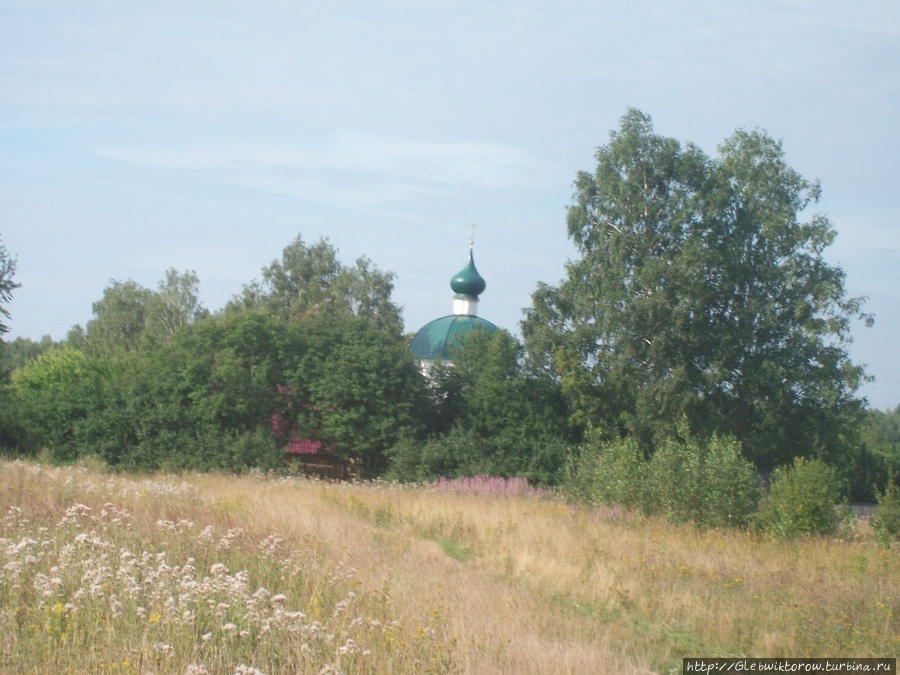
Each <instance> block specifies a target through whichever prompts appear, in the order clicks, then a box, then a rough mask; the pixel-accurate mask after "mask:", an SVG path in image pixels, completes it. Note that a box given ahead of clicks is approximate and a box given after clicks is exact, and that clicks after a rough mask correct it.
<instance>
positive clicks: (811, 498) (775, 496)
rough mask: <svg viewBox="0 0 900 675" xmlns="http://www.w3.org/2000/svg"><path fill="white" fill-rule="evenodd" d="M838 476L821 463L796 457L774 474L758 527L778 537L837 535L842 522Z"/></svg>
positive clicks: (759, 513)
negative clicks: (839, 509)
mask: <svg viewBox="0 0 900 675" xmlns="http://www.w3.org/2000/svg"><path fill="white" fill-rule="evenodd" d="M839 500H840V490H839V488H838V480H837V475H836V473H835V471H834V469H832V468H831V467H830V466H828V465H827V464H825V463H824V462H822V461H820V460H818V459H804V458H803V457H796V458H795V459H794V462H793V464H791V465H785V466H780V467H778V468H777V469H776V470H775V472H774V473H773V474H772V484H771V486H770V488H769V497H768V499H767V500H766V501H765V503H764V504H763V505H762V506H761V507H760V509H759V512H758V513H757V515H756V519H755V520H756V525H757V527H758V528H759V529H760V530H762V531H764V532H768V533H769V534H772V535H774V536H776V537H781V538H786V539H793V538H795V537H798V536H801V535H816V534H834V533H835V532H836V531H837V529H838V527H839V526H840V522H841V518H840V514H839V512H838V509H837V503H838V501H839Z"/></svg>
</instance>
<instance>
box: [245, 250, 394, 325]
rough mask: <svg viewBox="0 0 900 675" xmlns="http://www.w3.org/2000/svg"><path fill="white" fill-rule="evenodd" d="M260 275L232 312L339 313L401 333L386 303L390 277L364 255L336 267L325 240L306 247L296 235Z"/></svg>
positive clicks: (296, 315) (390, 305) (287, 317)
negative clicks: (255, 309)
mask: <svg viewBox="0 0 900 675" xmlns="http://www.w3.org/2000/svg"><path fill="white" fill-rule="evenodd" d="M262 276H263V278H262V282H259V281H254V282H253V283H251V284H249V285H248V286H246V287H245V288H244V290H243V292H242V294H241V295H240V296H238V297H237V298H235V299H234V301H233V302H232V303H231V308H232V309H236V308H238V307H263V308H266V309H268V310H270V311H272V312H274V313H275V314H277V315H278V316H281V317H283V318H284V319H285V320H295V319H297V318H300V317H303V316H307V315H316V314H326V313H333V312H339V313H344V314H352V315H354V316H363V317H367V318H369V319H373V320H375V321H376V323H377V324H378V325H380V326H382V327H384V328H386V329H388V330H389V331H391V332H398V333H399V331H401V330H402V322H401V320H400V310H399V308H398V307H397V306H396V305H395V304H394V303H393V302H392V301H391V293H392V292H393V289H394V282H393V279H394V276H393V274H391V273H390V272H382V271H381V270H379V269H378V268H376V267H375V266H374V265H373V264H372V262H371V261H370V260H369V259H368V258H364V257H363V258H360V259H359V260H357V261H356V264H355V265H354V266H353V267H346V266H345V265H342V264H341V263H340V262H339V261H338V259H337V250H336V249H335V248H334V246H332V245H331V243H330V242H329V241H328V240H327V239H320V240H319V241H318V242H316V243H315V244H313V245H311V246H309V245H307V244H306V243H305V242H304V241H303V238H302V237H301V236H299V235H298V236H297V238H296V239H294V241H293V242H291V243H290V244H289V245H288V246H287V247H285V249H284V251H283V252H282V256H281V260H280V261H279V260H275V261H273V262H272V264H270V265H269V266H268V267H265V268H263V271H262Z"/></svg>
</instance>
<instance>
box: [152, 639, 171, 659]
mask: <svg viewBox="0 0 900 675" xmlns="http://www.w3.org/2000/svg"><path fill="white" fill-rule="evenodd" d="M153 649H154V650H155V651H157V652H159V653H160V654H162V655H163V656H172V655H173V654H174V653H175V647H173V646H172V645H170V644H166V643H165V642H157V643H156V644H155V645H153Z"/></svg>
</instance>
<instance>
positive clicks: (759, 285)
mask: <svg viewBox="0 0 900 675" xmlns="http://www.w3.org/2000/svg"><path fill="white" fill-rule="evenodd" d="M596 159H597V168H596V171H595V172H594V173H593V174H590V173H587V172H580V173H579V174H578V176H577V178H576V180H575V195H574V199H575V203H574V204H573V205H572V206H571V207H570V208H569V213H568V232H569V236H570V237H571V239H572V240H573V242H574V243H575V245H576V246H577V248H578V251H579V253H580V256H579V257H578V259H576V260H574V261H572V262H570V263H569V264H568V265H567V267H566V272H567V275H566V278H565V279H564V280H563V281H562V282H561V283H560V284H559V285H558V286H555V287H553V286H549V285H546V284H541V285H539V287H538V289H537V290H536V291H535V293H534V294H533V306H532V307H531V308H530V309H529V310H528V312H527V316H526V319H525V321H524V322H523V335H524V337H525V341H526V346H527V349H528V351H529V354H530V355H531V357H532V358H533V359H534V360H535V361H536V362H537V363H538V364H539V365H540V366H541V367H543V368H545V369H547V370H548V371H550V372H551V373H552V374H554V375H555V376H556V377H558V378H559V379H560V381H561V383H562V385H563V387H564V388H565V389H566V391H567V392H568V394H569V395H570V396H571V398H572V400H573V403H574V405H575V407H576V408H577V410H579V411H580V413H581V415H582V416H583V418H584V419H585V421H588V422H590V423H592V424H594V425H595V426H599V427H605V428H606V429H608V430H609V431H612V432H616V433H633V434H636V435H637V436H638V437H640V438H642V439H643V440H644V441H645V442H646V443H649V441H650V439H652V438H653V437H654V435H656V434H659V433H664V432H669V431H671V430H673V429H674V426H675V423H676V422H677V421H678V420H679V419H681V418H682V417H684V416H686V417H687V418H688V419H689V420H690V422H691V425H692V427H693V428H694V431H699V432H701V433H702V432H711V431H714V430H717V431H725V432H732V433H734V434H735V435H737V436H738V438H740V439H741V440H742V441H743V443H744V446H745V451H746V452H747V454H748V455H749V456H750V458H751V459H753V460H754V461H755V462H756V463H757V464H758V465H759V466H761V467H764V468H769V467H772V466H775V465H777V464H780V463H783V462H784V461H786V460H787V459H789V458H790V457H791V456H793V455H796V454H821V455H824V456H826V457H832V458H833V456H834V455H835V454H836V453H840V452H841V451H842V449H843V448H844V445H845V442H846V438H844V434H845V432H846V430H847V429H848V428H850V427H852V426H853V424H854V423H855V421H856V420H857V419H858V413H859V410H860V408H861V403H860V402H859V401H858V400H856V399H855V398H854V394H855V392H856V390H857V388H858V386H859V385H860V383H861V382H862V381H863V380H864V379H865V377H866V376H865V374H864V372H863V370H862V368H860V367H859V366H857V365H855V364H853V363H852V362H851V361H850V360H849V358H848V354H847V346H848V344H849V342H850V326H851V322H852V321H853V320H854V319H857V318H861V319H865V320H870V319H868V317H866V316H865V315H863V314H862V312H861V308H862V300H861V299H857V298H847V297H846V295H845V291H844V273H843V271H842V270H841V269H840V268H839V267H836V266H833V265H830V264H829V263H828V262H827V261H825V259H824V258H823V251H824V250H825V248H826V247H827V246H828V245H829V244H830V243H831V242H832V240H833V238H834V235H835V233H834V230H833V228H832V226H831V223H830V222H829V220H828V219H827V218H826V217H825V216H824V215H821V214H811V215H810V214H809V209H810V208H811V207H812V206H813V205H814V204H815V203H816V202H817V201H818V199H819V197H820V188H819V185H818V184H817V183H815V182H811V181H808V180H807V179H805V178H803V177H802V176H801V175H800V174H798V173H797V172H796V171H794V170H793V169H792V168H790V167H789V166H788V165H787V164H786V162H785V159H784V154H783V152H782V148H781V145H780V143H779V142H777V141H775V140H773V139H772V138H770V137H769V136H768V135H766V134H765V133H762V132H759V131H752V132H748V131H738V132H736V133H735V134H734V135H732V136H731V137H730V138H729V139H727V140H726V141H725V142H724V143H723V144H722V145H721V146H720V147H719V155H718V157H715V158H710V157H708V156H707V155H705V154H704V153H703V152H702V151H701V150H700V149H698V148H697V147H695V146H693V145H687V146H686V147H682V146H681V145H680V144H679V143H678V141H676V140H675V139H672V138H665V137H662V136H659V135H657V134H655V133H654V131H653V126H652V122H651V120H650V118H649V117H648V116H647V115H645V114H643V113H641V112H640V111H637V110H633V109H632V110H629V111H628V112H627V113H626V114H625V115H624V116H623V118H622V121H621V126H620V128H619V129H618V130H617V131H614V132H612V133H611V134H610V142H609V143H608V144H607V145H605V146H602V147H600V148H599V149H598V150H597V153H596ZM804 218H806V220H804Z"/></svg>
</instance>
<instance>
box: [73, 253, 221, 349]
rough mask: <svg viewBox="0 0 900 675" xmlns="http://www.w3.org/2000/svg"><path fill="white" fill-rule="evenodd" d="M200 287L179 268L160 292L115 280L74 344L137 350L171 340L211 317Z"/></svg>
mask: <svg viewBox="0 0 900 675" xmlns="http://www.w3.org/2000/svg"><path fill="white" fill-rule="evenodd" d="M198 284H199V281H198V279H197V273H196V272H193V271H191V272H182V273H179V272H177V271H176V270H175V269H168V270H166V278H165V280H164V281H161V282H160V283H159V286H158V290H156V291H152V290H150V289H149V288H144V287H143V286H141V285H140V284H138V283H137V282H135V281H131V280H129V281H115V280H113V281H112V282H110V284H109V286H107V287H106V288H105V289H104V290H103V297H102V298H101V299H100V300H98V301H97V302H95V303H94V305H93V310H94V318H93V319H91V320H90V321H89V322H88V324H87V330H86V331H82V330H81V329H80V327H76V328H75V329H73V331H72V332H71V333H70V342H71V343H72V344H80V343H81V342H83V341H86V342H87V343H88V344H89V345H91V346H93V347H99V348H102V347H105V346H113V347H117V348H118V347H124V348H126V349H134V348H137V347H139V346H141V345H142V344H144V343H146V342H148V341H150V342H155V343H159V342H163V341H165V340H168V339H169V338H170V337H171V336H172V335H173V334H174V333H175V332H176V331H177V330H178V329H179V328H181V327H183V326H186V325H188V324H190V323H193V322H194V321H197V320H198V319H201V318H203V317H204V316H206V315H207V314H208V312H207V311H206V309H204V307H203V306H202V305H201V304H200V300H199V299H198V297H197V287H198Z"/></svg>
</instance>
